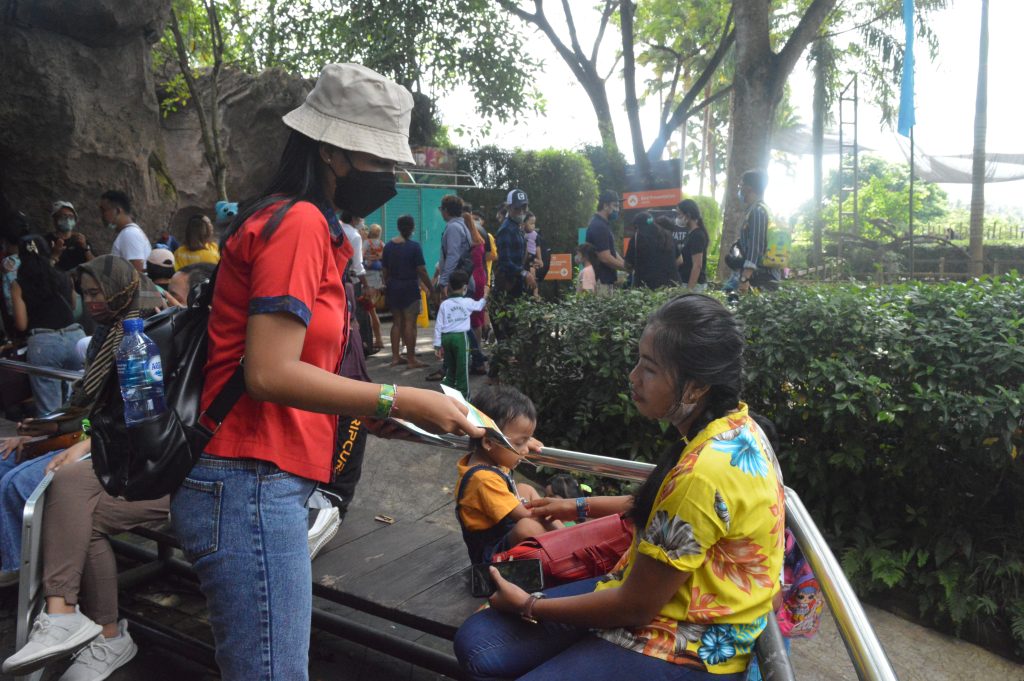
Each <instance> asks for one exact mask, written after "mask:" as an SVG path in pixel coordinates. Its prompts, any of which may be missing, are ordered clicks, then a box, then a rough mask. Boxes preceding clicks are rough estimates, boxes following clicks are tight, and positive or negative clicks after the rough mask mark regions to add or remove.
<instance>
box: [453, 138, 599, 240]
mask: <svg viewBox="0 0 1024 681" xmlns="http://www.w3.org/2000/svg"><path fill="white" fill-rule="evenodd" d="M457 154H458V159H459V161H458V168H459V170H460V171H462V172H468V173H470V174H471V175H473V176H474V177H475V178H476V179H477V181H478V182H479V183H480V185H481V188H480V189H460V190H459V194H460V195H461V196H462V197H463V198H465V199H466V200H467V201H469V202H470V203H472V204H473V205H474V206H476V207H479V208H481V209H482V210H483V211H484V215H486V216H487V218H488V225H487V226H488V228H489V229H490V230H491V231H492V232H493V231H496V230H497V224H495V223H494V222H493V218H492V216H493V214H494V208H495V206H497V205H498V204H500V203H502V202H504V200H505V197H506V196H507V195H508V192H509V190H510V189H512V188H513V187H516V188H519V189H522V190H523V191H525V192H526V194H527V196H529V197H530V210H531V211H533V212H534V213H535V214H536V215H537V228H538V229H539V230H540V232H541V234H542V235H543V236H544V240H545V243H546V244H547V245H548V246H549V247H550V248H551V249H552V250H553V251H554V252H556V253H570V252H572V250H573V249H574V248H575V247H576V241H577V230H578V229H579V228H580V227H586V226H587V223H588V222H589V221H590V216H591V215H593V212H594V208H595V207H596V205H597V192H598V190H597V180H596V179H595V178H594V170H593V168H591V166H590V162H589V161H588V160H587V158H586V157H585V156H583V155H582V154H580V153H578V152H574V151H559V150H556V149H548V150H545V151H521V150H518V151H509V150H507V149H500V148H498V147H493V146H490V147H482V148H480V149H475V150H459V151H458V152H457Z"/></svg>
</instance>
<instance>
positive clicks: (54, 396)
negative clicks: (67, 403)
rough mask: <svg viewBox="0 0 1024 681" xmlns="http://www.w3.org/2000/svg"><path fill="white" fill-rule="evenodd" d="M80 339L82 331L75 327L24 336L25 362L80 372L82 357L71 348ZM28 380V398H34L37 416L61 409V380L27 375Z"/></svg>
mask: <svg viewBox="0 0 1024 681" xmlns="http://www.w3.org/2000/svg"><path fill="white" fill-rule="evenodd" d="M82 338H85V332H84V331H82V327H81V325H79V324H72V325H71V326H69V327H67V328H64V329H60V330H59V331H47V332H44V333H33V334H32V335H30V336H29V337H28V358H27V359H28V363H29V364H35V365H36V366H41V367H51V368H53V369H68V370H71V371H77V370H80V369H81V368H82V358H81V357H79V355H78V353H77V352H75V345H76V344H77V343H78V341H79V340H81V339H82ZM28 380H29V383H31V384H32V396H33V397H35V400H36V411H37V413H38V415H39V416H45V415H46V414H49V413H50V412H54V411H57V410H58V409H60V408H61V406H62V405H63V404H64V400H65V397H66V395H65V394H64V393H65V388H64V382H63V381H61V380H60V379H58V378H43V377H41V376H29V378H28Z"/></svg>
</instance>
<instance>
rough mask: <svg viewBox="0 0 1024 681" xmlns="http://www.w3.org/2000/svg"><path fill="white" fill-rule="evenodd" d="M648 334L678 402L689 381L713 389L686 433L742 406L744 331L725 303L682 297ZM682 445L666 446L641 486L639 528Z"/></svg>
mask: <svg viewBox="0 0 1024 681" xmlns="http://www.w3.org/2000/svg"><path fill="white" fill-rule="evenodd" d="M645 333H650V334H652V336H653V341H654V342H653V343H652V344H651V345H652V347H653V348H654V352H655V359H656V361H657V363H658V364H659V365H660V366H661V367H663V368H664V369H665V370H666V371H668V372H670V374H671V378H672V382H673V384H674V385H675V399H676V401H679V400H681V399H682V397H683V391H684V390H685V388H686V383H687V382H688V381H694V382H695V383H696V384H697V385H698V386H708V388H709V390H708V393H707V401H706V405H705V409H704V413H703V414H701V415H700V416H699V417H698V418H697V420H696V421H695V422H694V423H693V425H692V426H691V428H690V432H689V433H684V435H686V436H687V437H688V438H692V437H694V436H695V435H696V434H697V433H699V432H700V431H701V430H703V429H704V428H705V427H706V426H707V425H708V424H709V423H710V422H711V421H713V420H715V419H718V418H722V417H723V416H725V415H726V414H728V413H729V412H730V411H732V410H734V409H736V408H737V407H738V406H739V401H740V389H741V388H742V385H743V333H742V331H741V330H740V325H739V323H738V322H737V321H736V318H735V317H734V316H733V314H732V313H731V312H729V310H727V309H726V308H725V306H723V305H722V304H721V303H719V302H718V301H717V300H715V299H714V298H710V297H708V296H704V295H699V294H684V295H681V296H677V297H675V298H673V299H672V300H670V301H668V302H667V303H665V304H664V305H662V306H661V307H660V308H658V309H657V310H655V312H654V313H653V314H651V316H650V317H649V318H648V320H647V328H646V330H645ZM681 447H682V443H680V442H676V443H673V444H672V445H670V446H669V447H668V448H666V450H665V451H664V452H663V453H662V455H661V458H660V459H659V460H658V465H657V467H656V468H655V469H654V471H653V472H652V473H651V475H650V477H648V478H647V480H646V481H645V482H644V484H643V485H641V487H640V489H639V490H637V492H636V495H635V497H634V501H633V509H632V510H631V511H630V513H629V515H630V517H631V518H632V519H633V521H634V522H635V523H636V524H637V526H638V527H643V526H644V525H645V524H646V523H647V517H648V516H649V515H650V514H651V509H652V508H653V507H654V498H655V496H656V495H657V493H658V488H659V487H661V483H662V482H664V480H665V476H667V475H668V473H669V471H670V470H672V468H673V467H674V466H675V465H676V462H677V460H678V458H679V454H680V453H681Z"/></svg>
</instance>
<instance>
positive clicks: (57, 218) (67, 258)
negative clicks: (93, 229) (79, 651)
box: [50, 201, 94, 272]
mask: <svg viewBox="0 0 1024 681" xmlns="http://www.w3.org/2000/svg"><path fill="white" fill-rule="evenodd" d="M50 217H51V218H52V219H53V226H54V229H55V231H54V233H53V236H51V238H50V241H51V243H52V244H53V253H54V256H55V257H56V259H57V260H56V263H55V264H56V266H57V269H59V270H61V271H63V272H70V271H71V270H73V269H75V268H76V267H78V266H79V265H81V264H82V263H86V262H89V261H90V260H92V259H93V257H94V256H93V253H92V246H90V245H89V242H88V241H86V239H85V235H84V234H82V233H81V232H77V231H75V228H76V227H78V211H76V210H75V207H74V206H73V205H71V202H70V201H54V203H53V206H52V207H51V209H50Z"/></svg>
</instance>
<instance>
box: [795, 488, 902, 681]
mask: <svg viewBox="0 0 1024 681" xmlns="http://www.w3.org/2000/svg"><path fill="white" fill-rule="evenodd" d="M786 526H787V527H789V529H790V530H792V531H793V535H794V536H795V537H796V541H797V544H799V545H800V549H801V550H802V551H803V553H804V557H805V558H806V559H807V562H808V564H810V566H811V570H812V571H813V572H814V576H815V577H817V578H818V583H819V584H820V585H821V592H822V593H823V594H824V595H825V600H826V601H827V602H828V607H829V609H830V610H831V611H832V617H833V618H834V619H835V621H836V628H837V629H838V630H839V635H840V636H841V637H842V639H843V643H844V644H845V645H846V651H847V652H848V653H849V654H850V660H851V661H852V662H853V668H854V669H855V670H856V671H857V677H858V678H859V679H861V681H897V678H896V672H895V671H894V670H893V668H892V664H891V663H890V662H889V658H888V656H887V655H886V654H885V649H884V648H882V644H881V642H879V640H878V637H877V636H876V635H875V630H874V629H872V628H871V622H870V621H869V620H868V617H867V615H866V614H865V613H864V608H863V607H862V606H861V604H860V600H859V599H858V598H857V594H856V593H855V592H854V590H853V587H852V586H850V582H849V581H847V579H846V574H845V573H844V572H843V568H842V567H840V565H839V561H838V560H836V557H835V555H833V554H832V550H831V549H829V547H828V543H827V542H826V541H825V538H824V537H823V536H822V535H821V532H819V531H818V527H817V526H816V525H815V524H814V520H813V519H812V518H811V514H810V513H808V512H807V508H806V507H804V504H803V502H802V501H801V500H800V497H799V495H797V493H796V492H794V491H793V490H791V489H789V488H788V487H787V488H786Z"/></svg>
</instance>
